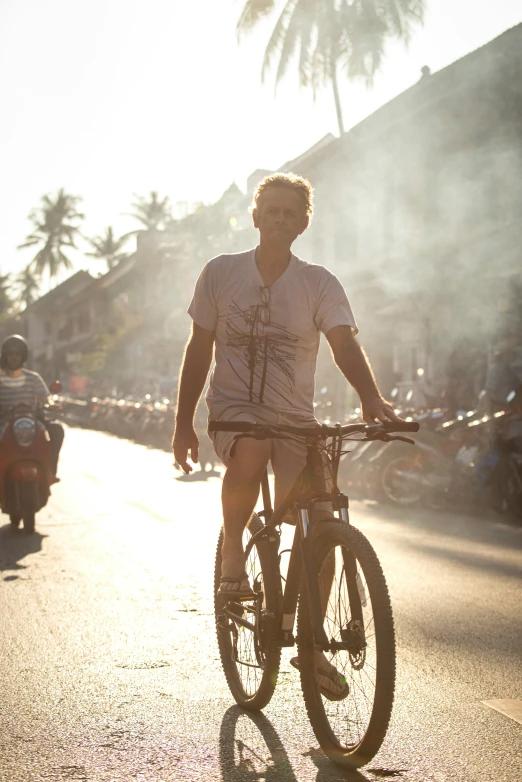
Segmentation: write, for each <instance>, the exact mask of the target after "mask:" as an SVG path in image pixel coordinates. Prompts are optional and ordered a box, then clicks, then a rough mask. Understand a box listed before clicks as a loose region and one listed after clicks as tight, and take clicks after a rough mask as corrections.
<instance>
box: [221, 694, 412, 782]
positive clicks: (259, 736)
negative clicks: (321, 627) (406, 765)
mask: <svg viewBox="0 0 522 782" xmlns="http://www.w3.org/2000/svg"><path fill="white" fill-rule="evenodd" d="M303 757H310V758H311V759H312V761H313V763H314V765H315V766H316V767H317V769H318V773H317V777H316V782H370V779H372V780H373V779H375V777H380V778H381V779H383V778H389V779H391V778H393V777H397V773H396V772H393V771H390V772H386V775H385V776H383V775H382V774H379V771H380V770H376V771H375V773H372V772H370V773H371V777H368V776H366V775H365V774H362V773H361V772H359V771H345V770H343V769H342V768H340V767H338V766H336V765H334V764H333V763H331V762H330V761H329V760H328V758H327V757H326V755H325V754H324V753H323V752H321V750H319V749H315V748H310V750H309V751H308V752H303ZM219 763H220V767H221V779H222V780H223V782H256V781H257V780H265V781H266V782H298V777H297V776H296V774H295V772H294V769H293V767H292V764H291V763H290V760H289V758H288V755H287V752H286V750H285V748H284V746H283V743H282V741H281V738H280V736H279V734H278V732H277V731H276V729H275V728H274V726H273V725H272V723H271V722H270V720H269V719H267V718H266V717H265V716H264V714H261V713H254V712H248V711H244V710H243V709H241V708H240V707H239V706H231V708H230V709H228V710H227V711H226V712H225V714H224V717H223V721H222V723H221V729H220V733H219ZM400 773H402V772H400Z"/></svg>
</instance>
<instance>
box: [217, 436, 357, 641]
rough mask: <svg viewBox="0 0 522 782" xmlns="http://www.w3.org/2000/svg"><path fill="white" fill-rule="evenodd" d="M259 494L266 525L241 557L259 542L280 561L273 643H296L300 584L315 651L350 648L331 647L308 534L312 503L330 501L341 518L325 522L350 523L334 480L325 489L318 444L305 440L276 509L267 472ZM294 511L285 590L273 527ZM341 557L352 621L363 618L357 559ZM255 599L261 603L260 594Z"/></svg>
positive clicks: (235, 617) (237, 618) (344, 500)
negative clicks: (300, 463) (302, 456)
mask: <svg viewBox="0 0 522 782" xmlns="http://www.w3.org/2000/svg"><path fill="white" fill-rule="evenodd" d="M303 478H304V479H305V481H306V483H307V484H308V485H309V486H310V490H309V491H305V492H303V491H301V486H302V480H303ZM261 491H262V497H263V505H264V508H263V510H262V511H261V512H260V513H258V514H257V515H258V516H259V517H262V518H264V520H265V525H264V526H263V528H262V529H260V530H258V531H257V532H256V533H254V535H253V536H252V538H251V539H250V540H249V542H248V544H247V546H246V550H245V553H246V556H247V557H248V554H249V552H250V551H251V549H252V547H253V546H254V545H255V544H261V545H263V541H265V542H266V544H267V545H268V546H275V547H276V552H274V553H275V557H274V561H277V563H278V565H277V571H276V574H275V577H276V578H277V589H276V592H277V595H278V598H279V599H278V607H277V615H276V617H275V619H276V621H277V630H276V639H275V642H276V645H277V646H293V645H294V644H295V640H296V639H295V637H294V634H293V629H294V623H295V615H296V610H297V602H298V599H299V591H300V588H301V585H303V586H304V588H305V589H306V590H307V594H308V600H309V605H310V611H311V620H312V627H313V630H314V638H315V645H316V647H317V648H318V649H321V650H323V651H334V648H333V645H335V650H338V649H341V648H343V649H348V648H349V646H350V643H339V642H336V643H335V644H333V642H331V641H329V640H328V638H327V637H326V633H325V631H324V627H323V615H322V610H321V599H320V593H319V584H318V580H317V575H316V570H315V561H314V553H313V532H312V526H313V525H314V524H318V523H321V522H317V521H311V516H312V512H313V509H314V505H315V503H317V502H329V503H331V504H332V507H333V509H334V511H335V512H337V513H338V514H339V516H338V518H337V519H336V518H335V517H334V518H333V519H328V521H330V520H331V521H337V522H339V523H343V524H349V514H348V497H346V495H344V494H342V493H341V492H339V489H338V488H337V485H336V480H335V479H334V487H333V491H332V492H327V491H326V481H325V476H324V465H323V462H322V457H321V454H320V452H319V446H318V444H317V443H313V442H307V460H306V466H305V468H304V469H303V471H302V472H301V474H300V475H299V476H298V478H297V480H296V482H295V484H294V487H293V489H292V490H291V492H290V494H289V496H288V497H287V499H286V500H285V501H284V502H283V503H282V504H281V505H280V506H279V507H278V508H277V509H276V510H275V511H274V510H273V509H272V500H271V496H270V487H269V484H268V474H267V472H266V471H265V473H264V475H263V478H262V482H261ZM292 509H293V510H294V511H295V513H296V516H297V524H296V531H295V534H294V539H293V543H292V548H291V552H290V561H289V565H288V574H287V579H286V584H285V588H284V590H283V589H282V586H281V573H280V570H279V557H278V556H277V554H278V552H279V541H280V532H279V530H278V529H277V526H279V524H281V523H282V522H283V520H284V517H285V516H286V514H287V513H288V512H289V511H290V510H292ZM343 558H344V569H345V572H346V578H347V588H348V596H349V600H350V607H351V611H352V616H353V618H354V619H362V605H361V600H360V597H359V592H358V589H357V583H356V567H355V560H354V559H353V557H350V556H349V553H348V552H346V553H345V552H343ZM303 565H304V567H303ZM258 600H259V601H262V594H261V595H260V597H259V598H258ZM229 602H232V603H236V604H237V602H238V601H237V599H236V600H234V598H229ZM225 613H226V614H227V615H228V616H229V618H230V619H232V620H233V621H235V622H237V623H239V624H241V625H243V626H245V627H247V628H248V629H251V630H252V629H253V625H252V624H251V623H250V622H248V620H245V619H243V618H242V617H240V616H238V615H237V614H236V613H234V612H233V611H231V610H230V609H229V608H225Z"/></svg>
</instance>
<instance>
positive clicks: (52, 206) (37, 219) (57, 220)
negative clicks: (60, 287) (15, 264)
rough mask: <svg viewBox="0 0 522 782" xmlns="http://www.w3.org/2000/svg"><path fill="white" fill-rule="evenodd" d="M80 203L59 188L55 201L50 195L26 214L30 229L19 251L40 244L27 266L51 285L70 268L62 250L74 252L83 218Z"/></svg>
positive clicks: (77, 199)
mask: <svg viewBox="0 0 522 782" xmlns="http://www.w3.org/2000/svg"><path fill="white" fill-rule="evenodd" d="M80 200H81V199H80V198H78V197H77V196H72V195H69V194H68V193H66V192H65V191H64V189H63V188H61V189H60V190H59V191H58V193H57V194H56V196H55V197H54V198H53V197H52V196H50V195H45V196H43V198H42V203H41V206H40V207H39V208H38V209H34V210H33V211H32V212H31V213H30V214H29V220H30V221H31V223H32V224H33V230H32V232H31V233H30V234H29V235H28V236H27V238H26V240H25V242H24V243H23V244H21V245H19V248H18V249H21V248H23V247H36V246H38V245H40V249H39V250H38V252H37V253H36V255H35V257H34V258H33V260H32V262H31V264H30V265H31V268H32V270H33V271H34V273H35V275H36V276H37V277H41V276H42V275H43V274H47V275H48V276H49V281H50V282H52V281H53V280H54V279H55V278H56V277H57V276H58V275H59V273H60V272H61V271H62V269H63V270H67V269H70V268H71V267H72V263H71V261H70V259H69V258H68V257H67V256H66V255H65V253H64V251H63V248H64V247H73V248H75V249H76V244H75V243H74V240H75V238H76V236H77V235H78V234H79V226H78V224H77V223H78V222H79V221H80V220H83V219H84V215H83V214H81V213H80V212H78V204H79V202H80Z"/></svg>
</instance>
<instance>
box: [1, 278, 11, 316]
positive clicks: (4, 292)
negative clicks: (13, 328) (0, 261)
mask: <svg viewBox="0 0 522 782" xmlns="http://www.w3.org/2000/svg"><path fill="white" fill-rule="evenodd" d="M10 288H11V275H10V274H0V316H2V315H5V314H7V313H8V312H9V310H10V309H11V304H12V303H13V302H12V299H11V295H10Z"/></svg>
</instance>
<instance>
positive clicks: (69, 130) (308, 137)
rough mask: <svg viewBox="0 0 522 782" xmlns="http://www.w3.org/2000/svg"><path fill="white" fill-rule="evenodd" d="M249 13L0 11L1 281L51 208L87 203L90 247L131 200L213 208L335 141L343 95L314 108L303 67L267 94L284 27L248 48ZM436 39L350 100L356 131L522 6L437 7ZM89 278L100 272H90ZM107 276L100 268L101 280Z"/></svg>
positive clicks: (499, 2)
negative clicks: (35, 212) (56, 195)
mask: <svg viewBox="0 0 522 782" xmlns="http://www.w3.org/2000/svg"><path fill="white" fill-rule="evenodd" d="M242 4H243V0H199V2H198V0H189V2H187V0H77V1H76V2H71V0H2V3H1V5H0V90H1V91H0V95H1V100H2V116H3V121H2V122H1V123H0V214H1V216H2V230H1V232H0V272H1V273H5V272H7V271H18V270H21V269H22V268H23V266H25V265H26V264H27V262H28V261H29V260H30V259H31V257H32V254H31V251H30V250H29V251H27V250H26V251H17V250H16V245H17V244H19V243H20V242H21V241H23V239H24V238H25V235H26V234H27V232H28V230H29V223H28V222H27V214H28V212H29V211H30V210H31V208H33V207H36V206H38V203H39V200H40V197H41V195H43V194H44V193H52V192H54V191H56V190H57V189H58V188H59V187H62V186H63V187H65V188H66V190H67V191H68V192H70V193H72V194H75V195H80V196H82V197H83V199H84V201H83V205H82V208H83V211H84V212H85V213H86V215H87V220H86V222H85V226H84V231H85V233H86V234H88V235H91V236H92V235H97V234H99V233H101V232H102V230H103V228H104V226H106V225H109V224H112V225H114V226H115V228H116V230H117V231H120V232H122V233H123V232H124V231H127V230H131V229H132V227H135V226H134V224H133V223H132V221H131V220H130V219H129V218H125V217H122V213H123V212H125V211H127V210H128V209H129V207H130V203H131V201H132V194H133V193H139V194H146V193H148V192H149V191H150V190H152V189H155V190H158V191H159V192H160V194H162V195H163V194H168V195H169V196H170V198H171V200H172V202H173V203H175V202H177V201H188V202H194V201H205V202H211V201H214V200H216V199H217V198H219V196H220V195H221V193H222V192H223V191H224V190H225V189H226V188H227V187H228V185H229V184H230V183H231V182H233V181H236V182H237V184H238V185H239V186H240V187H241V188H242V189H244V188H245V182H246V178H247V176H248V175H249V174H250V173H251V172H252V171H253V170H254V169H256V168H269V169H270V168H276V167H277V166H279V165H281V164H282V163H283V162H284V161H285V160H288V159H291V158H293V157H296V156H297V155H299V154H301V153H302V152H304V151H305V150H306V149H307V148H308V147H310V146H312V145H313V144H314V143H315V142H316V141H318V140H319V139H320V138H322V137H323V136H324V135H325V134H326V133H328V132H334V133H337V123H336V118H335V111H334V106H333V99H332V98H331V95H330V92H329V91H328V90H325V91H324V92H323V93H322V94H320V95H319V96H318V98H317V100H316V102H315V103H314V101H313V98H312V94H311V92H308V91H305V90H303V89H300V88H299V85H298V77H297V73H296V71H294V69H293V68H292V67H290V69H289V72H288V74H287V76H286V77H285V79H284V81H283V82H282V83H281V84H280V86H279V88H278V91H277V94H276V95H274V79H273V78H270V77H269V78H267V80H266V83H265V84H264V85H262V84H261V81H260V70H261V59H262V54H263V51H264V45H265V43H266V41H267V37H268V34H269V32H270V30H271V27H272V25H273V19H271V20H269V21H268V22H267V24H265V25H264V26H263V27H262V28H259V29H258V30H256V32H254V33H252V34H250V35H249V36H246V37H245V38H244V39H243V40H242V42H241V44H239V45H238V43H237V38H236V33H235V24H236V21H237V18H238V16H239V12H240V9H241V7H242ZM427 5H428V13H427V16H426V21H425V25H424V28H422V29H420V30H419V31H418V32H417V33H416V34H415V36H414V39H413V41H412V43H411V44H410V47H409V49H408V50H404V49H403V47H399V46H394V47H393V48H391V49H390V51H389V52H388V56H387V59H386V62H385V65H384V68H383V70H382V72H381V75H380V76H379V77H378V78H377V80H376V84H375V87H374V88H373V90H372V91H367V90H366V89H365V88H364V87H363V86H362V85H354V84H350V83H348V82H347V81H344V82H343V85H342V97H343V108H344V117H345V126H346V128H350V127H351V126H353V125H354V124H356V123H357V122H359V121H360V120H361V119H363V118H364V117H365V116H367V115H368V114H371V113H372V112H373V111H374V110H375V109H376V108H378V107H379V106H380V105H382V104H383V103H385V102H387V101H388V100H390V99H391V98H393V97H394V96H395V95H397V94H398V93H400V92H402V91H403V90H404V89H406V88H407V87H409V86H410V85H411V84H413V83H414V82H415V81H417V79H418V78H419V76H420V68H421V67H422V66H423V65H429V66H430V67H431V69H432V71H435V70H438V69H440V68H442V67H444V66H445V65H447V64H449V63H451V62H453V61H454V60H456V59H458V58H459V57H462V56H463V55H464V54H467V53H468V52H470V51H472V50H473V49H476V48H477V47H478V46H481V45H483V44H484V43H486V42H487V41H489V40H491V39H492V38H494V37H496V36H497V35H499V34H500V33H502V32H503V31H504V30H506V29H507V28H509V27H512V26H513V25H515V24H518V23H519V22H521V21H522V5H521V3H520V0H496V2H491V0H427ZM76 262H77V264H79V266H83V267H85V266H87V264H86V263H85V261H82V259H81V257H77V259H76ZM99 268H100V270H101V266H100V267H99Z"/></svg>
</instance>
